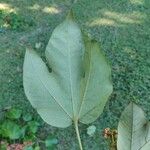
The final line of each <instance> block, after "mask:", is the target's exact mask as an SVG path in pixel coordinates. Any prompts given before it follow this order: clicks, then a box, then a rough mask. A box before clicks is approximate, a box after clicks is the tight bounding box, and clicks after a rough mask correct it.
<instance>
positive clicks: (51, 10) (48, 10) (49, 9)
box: [43, 6, 61, 14]
mask: <svg viewBox="0 0 150 150" xmlns="http://www.w3.org/2000/svg"><path fill="white" fill-rule="evenodd" d="M43 12H45V13H50V14H58V13H60V12H61V11H60V9H58V8H56V7H52V6H51V7H45V8H44V9H43Z"/></svg>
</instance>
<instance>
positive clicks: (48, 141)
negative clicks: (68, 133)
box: [45, 137, 58, 148]
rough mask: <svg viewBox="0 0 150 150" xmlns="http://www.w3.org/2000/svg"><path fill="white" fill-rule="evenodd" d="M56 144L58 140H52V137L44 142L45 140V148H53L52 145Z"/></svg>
mask: <svg viewBox="0 0 150 150" xmlns="http://www.w3.org/2000/svg"><path fill="white" fill-rule="evenodd" d="M56 144H58V140H57V139H56V138H53V137H48V138H47V139H46V140H45V146H46V147H49V148H50V147H53V146H54V145H56Z"/></svg>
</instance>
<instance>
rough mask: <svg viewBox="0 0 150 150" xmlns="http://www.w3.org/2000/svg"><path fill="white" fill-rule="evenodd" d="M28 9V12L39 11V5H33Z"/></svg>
mask: <svg viewBox="0 0 150 150" xmlns="http://www.w3.org/2000/svg"><path fill="white" fill-rule="evenodd" d="M29 9H30V10H39V9H40V5H38V4H34V5H33V6H30V7H29Z"/></svg>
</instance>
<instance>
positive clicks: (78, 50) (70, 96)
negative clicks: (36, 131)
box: [23, 17, 112, 127]
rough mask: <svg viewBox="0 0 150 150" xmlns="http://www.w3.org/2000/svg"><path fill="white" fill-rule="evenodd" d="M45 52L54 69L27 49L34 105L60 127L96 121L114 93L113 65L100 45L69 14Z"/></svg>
mask: <svg viewBox="0 0 150 150" xmlns="http://www.w3.org/2000/svg"><path fill="white" fill-rule="evenodd" d="M45 54H46V59H47V61H48V65H49V67H50V68H51V69H52V72H49V71H48V69H47V66H46V65H45V63H44V62H43V61H42V59H41V58H40V57H39V56H38V55H37V54H36V53H35V52H34V51H33V50H27V51H26V55H25V61H24V73H23V78H24V79H23V81H24V89H25V93H26V95H27V98H28V99H29V101H30V102H31V104H32V106H33V107H34V108H35V109H36V110H37V112H38V113H39V114H40V116H41V117H42V118H43V119H44V120H45V121H46V122H47V123H48V124H50V125H53V126H56V127H68V126H70V125H71V124H72V121H77V120H79V121H80V122H82V123H85V124H87V123H91V122H93V121H94V120H95V119H96V118H97V117H98V116H99V115H100V114H101V113H102V111H103V108H104V105H105V103H106V101H107V99H108V96H109V95H110V94H111V92H112V83H111V81H110V74H111V73H110V66H109V65H108V63H107V61H106V59H105V57H104V55H103V54H102V52H101V50H100V48H99V46H98V44H97V43H96V42H92V41H90V40H89V39H88V40H84V41H83V39H82V34H81V31H80V28H79V27H78V25H77V24H76V23H75V22H74V21H73V20H72V18H70V17H68V18H67V19H66V20H65V21H64V22H63V23H61V24H60V25H59V26H58V27H56V29H55V30H54V31H53V33H52V36H51V38H50V40H49V43H48V45H47V48H46V53H45Z"/></svg>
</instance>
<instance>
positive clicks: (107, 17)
mask: <svg viewBox="0 0 150 150" xmlns="http://www.w3.org/2000/svg"><path fill="white" fill-rule="evenodd" d="M102 16H103V17H101V18H96V19H94V20H93V21H91V22H90V23H87V24H88V26H91V27H92V26H99V25H103V26H119V27H120V26H124V25H128V24H141V23H142V22H143V20H144V19H145V18H146V16H145V15H144V14H142V13H140V12H137V11H133V12H132V13H118V12H111V11H107V10H105V11H103V12H102Z"/></svg>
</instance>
